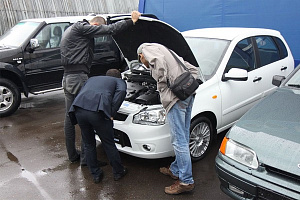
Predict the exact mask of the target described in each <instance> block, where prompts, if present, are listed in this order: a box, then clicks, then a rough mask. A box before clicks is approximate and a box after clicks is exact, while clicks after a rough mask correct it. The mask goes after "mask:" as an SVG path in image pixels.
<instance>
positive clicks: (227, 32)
mask: <svg viewBox="0 0 300 200" xmlns="http://www.w3.org/2000/svg"><path fill="white" fill-rule="evenodd" d="M182 35H183V36H184V37H205V38H215V39H223V40H233V39H234V38H236V37H239V36H253V35H273V36H277V37H280V35H281V34H280V32H279V31H276V30H272V29H264V28H235V27H219V28H203V29H194V30H189V31H184V32H182Z"/></svg>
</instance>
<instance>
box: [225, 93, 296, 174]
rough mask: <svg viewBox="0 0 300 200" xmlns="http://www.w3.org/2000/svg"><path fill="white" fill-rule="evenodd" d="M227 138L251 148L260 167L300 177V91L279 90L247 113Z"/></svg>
mask: <svg viewBox="0 0 300 200" xmlns="http://www.w3.org/2000/svg"><path fill="white" fill-rule="evenodd" d="M227 137H229V138H231V139H233V140H234V141H236V142H239V143H241V144H243V145H245V146H248V147H249V148H251V149H252V150H254V151H255V152H256V154H257V158H258V160H259V163H260V164H264V165H268V166H271V167H273V168H275V169H279V170H282V171H285V172H288V173H291V174H294V175H297V176H299V174H300V90H291V89H286V88H278V89H277V90H276V92H275V93H273V94H271V95H270V96H268V97H266V98H265V99H264V100H262V102H260V103H259V104H258V105H256V106H255V107H253V108H252V109H251V110H250V111H249V112H247V113H246V114H245V115H244V116H243V117H242V118H241V119H240V120H239V121H238V122H237V123H236V125H235V126H234V127H232V129H231V130H230V131H229V133H228V135H227Z"/></svg>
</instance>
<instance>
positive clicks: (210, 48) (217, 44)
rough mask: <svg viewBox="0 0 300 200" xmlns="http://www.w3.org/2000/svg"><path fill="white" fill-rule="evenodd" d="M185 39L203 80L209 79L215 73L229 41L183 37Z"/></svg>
mask: <svg viewBox="0 0 300 200" xmlns="http://www.w3.org/2000/svg"><path fill="white" fill-rule="evenodd" d="M185 39H186V41H187V43H188V45H189V46H190V48H191V50H192V52H193V54H194V56H195V58H196V60H197V62H198V64H199V67H200V69H201V71H202V73H203V75H204V76H205V79H206V80H208V79H210V78H211V77H212V76H213V75H214V74H215V72H216V71H217V69H218V67H219V64H220V61H221V59H222V57H223V56H224V54H225V51H226V49H227V48H228V45H229V41H227V40H219V39H209V38H196V37H185Z"/></svg>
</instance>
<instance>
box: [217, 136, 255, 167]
mask: <svg viewBox="0 0 300 200" xmlns="http://www.w3.org/2000/svg"><path fill="white" fill-rule="evenodd" d="M220 152H221V153H222V154H223V155H225V156H227V157H229V158H231V159H233V160H235V161H237V162H239V163H241V164H243V165H246V166H247V167H251V168H253V169H257V168H258V160H257V156H256V153H255V152H254V151H253V150H252V149H250V148H248V147H245V146H244V145H242V144H239V143H237V142H234V141H233V140H231V139H228V138H226V137H224V139H223V141H222V144H221V147H220Z"/></svg>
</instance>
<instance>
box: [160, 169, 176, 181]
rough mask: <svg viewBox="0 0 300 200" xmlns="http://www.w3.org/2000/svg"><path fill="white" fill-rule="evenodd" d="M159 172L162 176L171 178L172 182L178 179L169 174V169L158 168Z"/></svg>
mask: <svg viewBox="0 0 300 200" xmlns="http://www.w3.org/2000/svg"><path fill="white" fill-rule="evenodd" d="M159 171H160V173H162V174H164V175H166V176H170V177H171V178H172V179H174V180H177V179H178V177H177V176H175V175H174V174H173V173H172V172H171V170H170V168H166V167H161V168H159Z"/></svg>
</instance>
